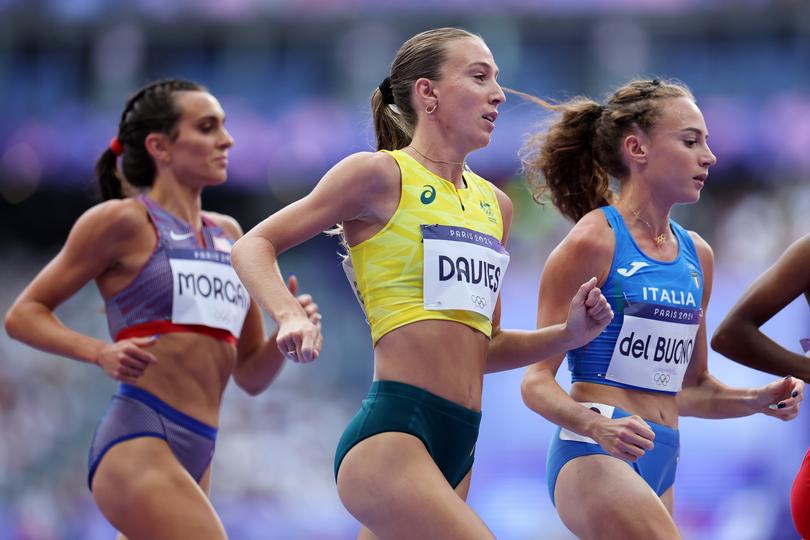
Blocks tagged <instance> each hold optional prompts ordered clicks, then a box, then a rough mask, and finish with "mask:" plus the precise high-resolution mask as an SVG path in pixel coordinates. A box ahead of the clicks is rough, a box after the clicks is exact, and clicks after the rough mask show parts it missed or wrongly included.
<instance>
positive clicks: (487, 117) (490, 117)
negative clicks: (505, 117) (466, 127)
mask: <svg viewBox="0 0 810 540" xmlns="http://www.w3.org/2000/svg"><path fill="white" fill-rule="evenodd" d="M481 118H483V119H484V120H489V121H490V122H492V123H493V124H494V123H495V120H497V119H498V111H492V112H488V113H486V114H483V115H481Z"/></svg>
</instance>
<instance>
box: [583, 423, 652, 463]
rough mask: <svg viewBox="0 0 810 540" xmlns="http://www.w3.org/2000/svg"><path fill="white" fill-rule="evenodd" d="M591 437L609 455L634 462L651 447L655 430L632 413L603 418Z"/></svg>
mask: <svg viewBox="0 0 810 540" xmlns="http://www.w3.org/2000/svg"><path fill="white" fill-rule="evenodd" d="M603 418H604V417H603ZM591 437H592V438H593V439H594V440H595V441H596V442H598V443H599V446H601V447H602V448H603V449H604V450H605V451H606V452H607V453H608V454H610V455H611V456H613V457H616V458H619V459H622V460H624V461H630V462H635V461H636V460H637V459H638V458H640V457H642V456H643V455H644V454H645V452H648V451H650V450H652V449H653V439H655V432H653V430H652V428H650V425H649V424H648V423H647V422H645V421H644V419H643V418H641V417H640V416H638V415H633V416H625V417H623V418H604V421H602V422H600V423H599V425H598V426H597V427H596V429H595V433H594V434H593V435H591Z"/></svg>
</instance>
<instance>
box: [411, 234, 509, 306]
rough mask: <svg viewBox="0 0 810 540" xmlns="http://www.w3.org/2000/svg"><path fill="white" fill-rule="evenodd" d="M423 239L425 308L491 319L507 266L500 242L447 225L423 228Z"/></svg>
mask: <svg viewBox="0 0 810 540" xmlns="http://www.w3.org/2000/svg"><path fill="white" fill-rule="evenodd" d="M422 239H423V241H424V275H423V286H424V296H423V300H424V307H425V309H426V310H445V309H462V310H466V311H474V312H476V313H480V314H481V315H484V316H486V317H487V318H488V319H490V320H492V312H493V310H494V309H495V303H496V301H497V300H498V293H499V292H500V290H501V283H502V281H503V275H504V274H505V273H506V267H507V265H508V264H509V253H508V252H507V251H506V250H505V249H504V247H503V246H502V245H501V242H500V240H498V239H497V238H495V237H494V236H490V235H488V234H484V233H480V232H477V231H473V230H470V229H465V228H463V227H452V226H447V225H422Z"/></svg>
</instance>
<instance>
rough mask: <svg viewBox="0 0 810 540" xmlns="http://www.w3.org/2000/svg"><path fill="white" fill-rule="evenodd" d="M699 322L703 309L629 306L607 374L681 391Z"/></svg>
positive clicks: (619, 379)
mask: <svg viewBox="0 0 810 540" xmlns="http://www.w3.org/2000/svg"><path fill="white" fill-rule="evenodd" d="M699 325H700V309H696V308H683V307H670V306H662V305H657V304H643V303H639V304H633V305H631V306H627V307H626V308H625V310H624V322H623V323H622V329H621V331H620V332H619V337H618V339H617V340H616V346H615V347H614V349H613V356H612V357H611V359H610V365H609V366H608V370H607V373H606V374H605V378H606V379H608V380H611V381H615V382H619V383H623V384H629V385H632V386H638V387H640V388H647V389H650V390H661V391H664V392H677V391H679V390H680V389H681V385H682V384H683V376H684V374H685V373H686V368H687V366H688V365H689V361H690V360H691V358H692V351H693V350H694V348H695V336H696V335H697V331H698V327H699Z"/></svg>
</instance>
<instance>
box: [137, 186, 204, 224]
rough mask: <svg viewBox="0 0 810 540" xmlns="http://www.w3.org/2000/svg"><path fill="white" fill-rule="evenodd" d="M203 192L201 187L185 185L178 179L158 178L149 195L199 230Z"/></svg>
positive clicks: (168, 210) (171, 212) (165, 208)
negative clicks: (201, 195)
mask: <svg viewBox="0 0 810 540" xmlns="http://www.w3.org/2000/svg"><path fill="white" fill-rule="evenodd" d="M201 192H202V190H200V189H196V188H191V187H189V186H184V185H183V184H181V183H179V182H177V181H173V180H162V179H161V178H158V179H156V180H155V183H154V185H153V186H152V188H151V189H150V190H149V191H148V193H147V195H148V196H149V198H150V199H152V200H153V201H155V202H156V203H158V204H159V205H160V206H161V207H163V209H164V210H166V211H167V212H169V213H170V214H172V215H173V216H175V217H176V218H178V219H180V220H182V221H185V222H186V223H188V224H189V225H191V226H192V227H193V228H194V230H197V231H198V230H200V227H202V218H201V217H200V215H201V213H202V199H201V197H200V194H201Z"/></svg>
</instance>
